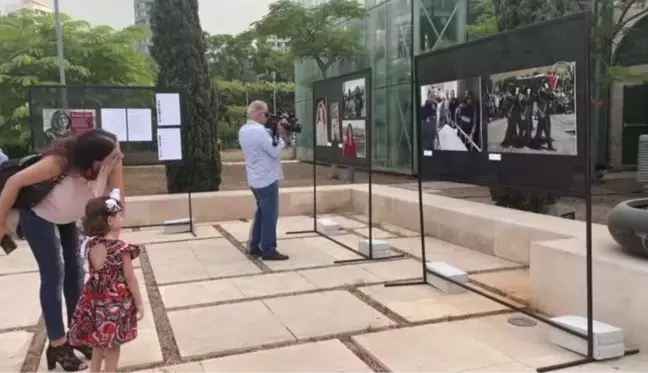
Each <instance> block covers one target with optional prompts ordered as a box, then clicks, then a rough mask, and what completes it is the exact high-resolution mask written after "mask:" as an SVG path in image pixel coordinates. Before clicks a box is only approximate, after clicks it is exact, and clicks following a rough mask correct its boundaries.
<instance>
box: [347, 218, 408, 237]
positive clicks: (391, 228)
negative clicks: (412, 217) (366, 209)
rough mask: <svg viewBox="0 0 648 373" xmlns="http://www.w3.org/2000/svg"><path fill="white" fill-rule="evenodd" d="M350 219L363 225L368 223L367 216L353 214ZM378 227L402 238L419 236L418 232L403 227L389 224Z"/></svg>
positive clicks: (381, 224) (380, 224)
mask: <svg viewBox="0 0 648 373" xmlns="http://www.w3.org/2000/svg"><path fill="white" fill-rule="evenodd" d="M351 217H352V218H353V219H356V220H360V221H362V222H364V223H368V222H369V217H368V216H367V215H363V214H355V215H351ZM375 225H376V223H374V226H375ZM378 225H379V226H380V228H382V229H384V230H386V231H389V232H395V233H397V234H399V235H401V236H404V237H415V236H418V235H419V234H418V232H414V231H412V230H409V229H406V228H403V227H399V226H397V225H393V224H389V223H379V224H378Z"/></svg>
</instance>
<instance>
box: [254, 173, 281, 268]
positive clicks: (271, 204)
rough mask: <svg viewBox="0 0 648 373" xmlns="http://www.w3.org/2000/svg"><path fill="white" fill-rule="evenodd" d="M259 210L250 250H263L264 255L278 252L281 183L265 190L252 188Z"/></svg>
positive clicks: (275, 183)
mask: <svg viewBox="0 0 648 373" xmlns="http://www.w3.org/2000/svg"><path fill="white" fill-rule="evenodd" d="M251 189H252V193H253V194H254V199H256V205H257V210H256V214H255V215H254V223H252V233H251V237H250V250H253V251H255V250H262V251H263V255H264V256H265V255H274V254H275V253H276V251H277V220H278V219H279V181H275V182H274V183H272V184H270V185H268V186H267V187H264V188H251Z"/></svg>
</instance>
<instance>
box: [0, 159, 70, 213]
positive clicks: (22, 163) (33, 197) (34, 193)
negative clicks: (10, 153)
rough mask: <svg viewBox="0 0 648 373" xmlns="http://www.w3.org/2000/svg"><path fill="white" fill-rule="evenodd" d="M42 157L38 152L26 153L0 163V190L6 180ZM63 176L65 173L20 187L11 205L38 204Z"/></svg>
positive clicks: (26, 205) (25, 206) (16, 207)
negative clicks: (20, 156) (26, 154)
mask: <svg viewBox="0 0 648 373" xmlns="http://www.w3.org/2000/svg"><path fill="white" fill-rule="evenodd" d="M41 159H43V156H42V155H40V154H33V155H28V156H26V157H23V158H20V159H10V160H8V161H5V162H3V163H2V164H0V190H2V189H4V186H5V184H7V180H9V178H10V177H12V176H13V175H15V174H17V173H18V172H20V171H22V170H24V169H26V168H27V167H29V166H31V165H33V164H36V163H37V162H38V161H40V160H41ZM63 178H65V173H62V174H61V175H59V176H57V177H55V178H54V179H52V180H45V181H42V182H40V183H37V184H33V185H28V186H26V187H23V188H21V189H20V192H19V193H18V198H16V202H15V203H14V205H13V206H12V208H14V209H25V208H32V207H34V206H36V205H38V204H39V203H40V202H41V201H42V200H43V199H44V198H45V197H47V195H48V194H50V192H51V191H52V189H54V187H55V186H56V184H58V183H60V182H61V180H63Z"/></svg>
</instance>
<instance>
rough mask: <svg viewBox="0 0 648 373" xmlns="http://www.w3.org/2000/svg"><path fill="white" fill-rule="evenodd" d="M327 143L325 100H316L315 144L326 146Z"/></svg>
mask: <svg viewBox="0 0 648 373" xmlns="http://www.w3.org/2000/svg"><path fill="white" fill-rule="evenodd" d="M328 142H329V141H328V117H327V113H326V99H318V100H317V108H316V109H315V143H316V144H317V146H327V145H328Z"/></svg>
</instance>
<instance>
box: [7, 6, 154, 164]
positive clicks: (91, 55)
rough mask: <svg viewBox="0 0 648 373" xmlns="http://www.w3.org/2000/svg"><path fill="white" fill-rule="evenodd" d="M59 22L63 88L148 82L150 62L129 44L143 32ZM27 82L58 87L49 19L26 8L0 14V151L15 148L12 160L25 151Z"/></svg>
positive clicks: (151, 69) (27, 144)
mask: <svg viewBox="0 0 648 373" xmlns="http://www.w3.org/2000/svg"><path fill="white" fill-rule="evenodd" d="M61 23H62V27H63V42H64V45H65V71H66V77H67V81H68V84H78V85H140V86H141V85H151V84H152V83H153V81H154V76H155V70H154V66H153V63H152V60H151V59H150V58H149V57H148V56H146V55H144V54H142V53H140V52H138V51H136V50H135V49H134V48H133V44H134V43H135V42H137V41H141V40H144V38H145V34H144V31H143V30H141V29H139V28H137V27H127V28H125V29H123V30H121V31H115V30H113V29H111V28H110V27H107V26H100V27H91V26H90V25H89V24H88V23H87V22H84V21H78V20H74V19H72V18H70V17H68V16H66V15H64V14H63V15H61ZM32 84H52V85H58V84H59V70H58V57H57V53H56V28H55V23H54V16H53V15H52V14H40V13H35V12H32V11H29V10H22V11H19V12H16V13H11V14H9V15H2V16H0V147H2V148H3V149H5V150H7V149H15V150H14V152H13V154H12V155H14V156H19V155H22V154H24V153H25V152H27V151H29V149H30V147H31V141H30V133H31V131H30V126H31V124H30V121H29V107H28V103H27V100H28V97H27V92H28V89H27V88H28V87H29V86H30V85H32ZM34 125H36V124H34ZM39 125H40V123H39ZM21 153H22V154H21Z"/></svg>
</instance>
